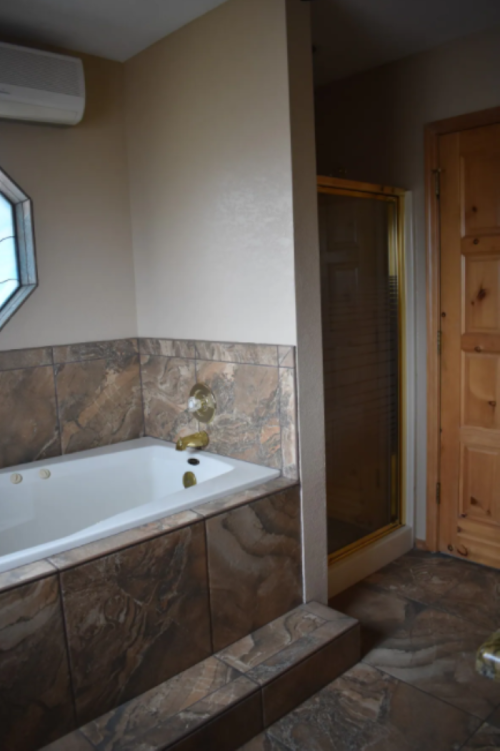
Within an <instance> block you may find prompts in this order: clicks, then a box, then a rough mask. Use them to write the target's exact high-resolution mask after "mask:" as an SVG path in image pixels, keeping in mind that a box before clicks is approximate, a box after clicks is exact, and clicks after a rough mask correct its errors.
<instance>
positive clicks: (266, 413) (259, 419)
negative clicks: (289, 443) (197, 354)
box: [197, 362, 281, 467]
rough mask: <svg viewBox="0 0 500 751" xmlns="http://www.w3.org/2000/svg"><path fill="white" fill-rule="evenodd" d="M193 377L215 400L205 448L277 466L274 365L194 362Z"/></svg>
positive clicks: (277, 428) (278, 448)
mask: <svg viewBox="0 0 500 751" xmlns="http://www.w3.org/2000/svg"><path fill="white" fill-rule="evenodd" d="M197 376H198V381H201V382H202V383H206V384H207V385H208V386H209V387H210V388H211V389H212V391H213V392H214V395H215V398H216V400H217V411H216V414H215V417H214V419H213V421H212V422H211V423H210V425H208V426H207V432H208V434H209V436H210V446H209V451H213V452H215V453H216V454H222V455H223V456H232V457H233V458H235V459H243V460H245V461H249V462H255V463H256V464H264V465H266V466H268V467H281V433H280V422H279V382H278V368H269V367H261V366H259V365H235V364H234V363H221V362H197Z"/></svg>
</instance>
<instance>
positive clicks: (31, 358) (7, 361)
mask: <svg viewBox="0 0 500 751" xmlns="http://www.w3.org/2000/svg"><path fill="white" fill-rule="evenodd" d="M41 365H52V347H37V348H36V349H11V350H7V351H6V352H0V371H1V370H20V369H21V368H38V367H40V366H41Z"/></svg>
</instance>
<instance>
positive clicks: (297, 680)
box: [262, 627, 360, 727]
mask: <svg viewBox="0 0 500 751" xmlns="http://www.w3.org/2000/svg"><path fill="white" fill-rule="evenodd" d="M297 646H298V645H297ZM359 655H360V645H359V628H358V627H353V628H351V629H349V630H348V631H347V632H345V633H344V634H342V635H341V636H336V637H334V638H333V639H332V640H331V641H328V642H327V643H326V644H325V645H324V646H323V647H322V648H321V649H319V650H317V651H315V652H313V653H312V654H311V655H309V656H304V659H300V661H299V658H298V656H297V655H295V659H294V662H293V664H292V666H291V667H290V668H289V669H288V670H287V671H286V672H283V673H281V674H280V675H278V676H277V677H276V678H275V679H274V680H272V681H271V682H267V683H266V684H265V685H264V687H263V689H262V709H263V715H264V726H265V727H269V725H271V724H272V723H274V722H276V721H277V720H279V719H280V718H281V717H283V716H284V715H285V714H286V713H287V712H290V711H291V710H293V709H295V707H297V706H298V705H299V704H301V703H302V702H303V701H306V699H309V697H310V696H312V695H313V694H315V693H316V692H317V691H319V690H320V689H322V688H323V687H324V686H326V684H327V683H329V682H330V681H332V680H334V679H335V678H337V676H339V675H342V673H345V671H346V670H348V669H349V668H352V666H353V665H355V664H356V663H357V662H358V660H359ZM301 657H302V653H301Z"/></svg>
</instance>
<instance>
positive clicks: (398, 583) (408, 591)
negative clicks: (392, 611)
mask: <svg viewBox="0 0 500 751" xmlns="http://www.w3.org/2000/svg"><path fill="white" fill-rule="evenodd" d="M468 568H469V564H467V563H466V562H464V561H457V560H455V559H454V558H450V557H447V556H444V555H439V554H437V555H431V554H429V553H426V552H423V551H420V550H411V551H410V552H409V553H407V554H406V555H403V556H401V558H398V559H397V560H396V561H394V562H393V563H390V564H389V565H388V566H385V567H384V568H382V569H380V571H377V572H376V573H375V574H372V575H371V576H369V577H368V578H367V579H365V581H366V582H367V583H368V584H375V585H376V586H377V587H380V588H382V589H386V590H388V591H390V592H392V593H393V594H399V595H402V596H403V597H407V598H409V599H410V600H418V601H419V602H423V603H426V604H432V603H434V602H436V601H437V600H438V599H439V598H441V597H442V596H443V595H445V594H446V592H449V591H450V589H452V587H454V586H455V585H456V584H458V583H459V582H461V581H463V578H464V576H465V575H466V573H467V570H468Z"/></svg>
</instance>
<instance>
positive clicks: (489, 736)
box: [461, 722, 500, 751]
mask: <svg viewBox="0 0 500 751" xmlns="http://www.w3.org/2000/svg"><path fill="white" fill-rule="evenodd" d="M499 749H500V729H499V728H498V727H495V726H494V725H490V724H489V723H487V722H485V723H484V725H481V727H480V728H479V730H477V731H476V732H475V733H474V735H473V736H472V738H469V740H468V741H467V743H466V744H465V746H463V747H462V749H461V751H498V750H499Z"/></svg>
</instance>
